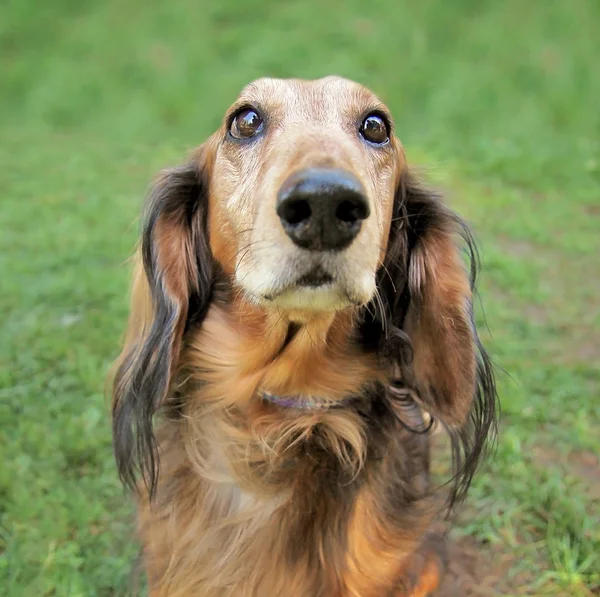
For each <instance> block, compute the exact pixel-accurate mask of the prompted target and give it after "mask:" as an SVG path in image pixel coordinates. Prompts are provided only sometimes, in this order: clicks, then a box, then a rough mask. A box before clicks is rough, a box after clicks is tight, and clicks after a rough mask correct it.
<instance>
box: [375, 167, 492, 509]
mask: <svg viewBox="0 0 600 597" xmlns="http://www.w3.org/2000/svg"><path fill="white" fill-rule="evenodd" d="M461 240H462V244H464V246H465V249H466V251H467V255H468V258H469V261H470V265H471V268H470V271H467V269H466V268H465V265H464V263H463V260H462V259H461V254H460V251H459V244H458V241H461ZM477 268H478V260H477V252H476V248H475V244H474V242H473V238H472V236H471V234H470V232H469V230H468V228H467V227H466V225H465V224H464V223H463V222H462V221H461V220H460V218H459V217H458V216H457V215H456V214H454V213H453V212H451V211H450V210H449V209H448V208H447V207H446V206H445V205H444V204H443V203H442V201H441V197H440V196H439V195H437V194H435V193H434V192H432V191H430V190H428V189H426V188H425V187H424V186H422V184H421V183H420V182H419V181H418V180H417V179H416V177H415V176H414V174H412V173H411V172H410V171H409V170H408V169H405V171H404V172H403V174H402V176H401V178H400V182H399V185H398V189H397V193H396V198H395V205H394V214H393V220H392V228H391V230H390V238H389V243H388V249H387V256H386V259H385V262H384V266H383V267H382V269H381V272H380V275H379V289H378V290H379V293H380V295H381V298H382V304H383V305H384V309H385V310H386V311H387V313H384V314H383V319H384V322H383V323H384V325H385V327H386V335H385V338H384V339H383V343H380V346H381V345H383V346H382V347H383V349H384V351H385V354H386V356H387V357H388V358H390V357H391V360H392V365H393V366H394V370H395V371H397V372H398V373H399V378H398V379H397V380H395V383H397V384H399V385H400V386H403V387H405V388H407V389H409V390H411V391H412V392H413V394H414V395H416V397H417V399H418V401H419V402H420V403H421V404H422V406H423V407H424V408H425V409H426V410H427V411H428V412H429V413H430V414H431V415H432V416H433V417H434V418H435V419H437V420H438V421H440V422H441V423H442V425H443V426H444V427H445V428H446V430H447V431H448V432H449V435H450V438H451V440H452V449H453V462H454V480H455V483H454V488H453V492H452V494H451V496H450V500H451V502H453V501H454V500H456V499H460V498H462V497H464V495H465V493H466V491H467V490H468V487H469V484H470V482H471V479H472V477H473V474H474V472H475V469H476V467H477V464H478V462H479V460H480V457H481V455H482V453H483V452H484V448H485V446H486V440H487V438H488V435H489V433H490V431H492V430H493V429H494V427H495V423H496V403H497V396H496V388H495V382H494V373H493V369H492V366H491V364H490V360H489V358H488V356H487V354H486V352H485V350H484V349H483V347H482V345H481V343H480V341H479V338H478V335H477V330H476V327H475V322H474V317H473V292H474V285H475V278H476V273H477Z"/></svg>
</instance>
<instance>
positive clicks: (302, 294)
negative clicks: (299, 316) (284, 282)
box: [268, 282, 359, 313]
mask: <svg viewBox="0 0 600 597" xmlns="http://www.w3.org/2000/svg"><path fill="white" fill-rule="evenodd" d="M268 303H269V304H270V305H272V306H273V307H276V308H277V309H279V310H284V311H289V312H297V311H299V312H318V313H327V312H334V311H340V310H341V309H345V308H346V307H350V306H353V305H354V306H358V304H359V301H358V300H356V299H353V298H352V297H351V296H350V295H349V294H348V293H347V292H346V291H345V290H344V289H342V288H340V287H339V286H338V285H337V284H335V283H334V282H326V283H324V284H321V285H319V286H314V285H297V286H294V287H292V288H288V289H287V290H285V291H283V292H281V293H279V294H277V295H276V296H274V297H272V298H271V299H270V300H268Z"/></svg>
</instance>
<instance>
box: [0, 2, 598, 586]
mask: <svg viewBox="0 0 600 597" xmlns="http://www.w3.org/2000/svg"><path fill="white" fill-rule="evenodd" d="M598 56H600V4H598V3H597V2H595V1H594V0H570V1H569V2H565V1H564V0H562V1H559V0H529V1H527V2H523V1H522V0H504V1H502V2H499V1H496V2H492V1H486V0H478V1H475V0H455V1H453V2H449V1H443V0H437V1H432V0H421V1H420V2H410V1H409V0H381V1H380V2H372V3H365V2H364V1H363V0H346V1H344V2H342V1H341V0H329V1H320V2H317V1H313V0H303V1H300V0H289V1H286V2H283V1H278V2H277V1H275V0H238V1H237V2H224V1H223V0H203V1H202V2H192V1H191V0H180V1H179V2H176V3H175V2H166V1H165V0H162V1H160V0H157V1H156V2H141V1H139V0H118V1H117V0H104V1H103V2H100V1H90V0H78V1H77V2H76V1H75V0H53V1H52V2H44V3H42V2H37V3H33V2H32V1H31V0H6V1H5V2H4V3H2V4H0V102H1V103H0V139H1V141H0V313H1V314H2V317H1V318H0V338H1V339H2V341H1V342H0V462H1V463H2V465H1V466H0V587H1V588H2V591H0V593H1V594H2V595H3V596H5V597H34V596H35V597H38V596H59V597H60V596H69V597H71V596H73V597H75V596H80V595H81V596H82V597H83V596H86V597H88V596H92V597H94V596H98V597H99V596H103V597H108V596H113V595H124V594H125V593H126V592H127V587H128V584H129V580H128V579H129V575H130V571H131V567H132V563H133V561H134V559H135V556H136V548H135V546H134V543H133V541H132V532H133V525H132V523H131V511H130V507H129V504H128V500H127V498H126V497H125V496H124V494H123V491H122V489H121V488H120V486H119V484H118V482H117V480H116V476H115V473H114V466H113V462H112V456H111V448H110V432H109V424H108V414H107V412H108V411H107V407H106V403H105V400H104V397H103V383H104V377H105V373H106V370H107V368H108V366H109V364H110V362H111V360H112V359H113V358H114V357H115V355H116V353H117V347H118V341H119V336H120V334H121V332H122V329H123V325H124V319H125V317H126V312H127V302H126V294H127V285H128V270H127V267H126V264H125V260H126V258H127V257H128V255H129V254H130V252H131V248H132V246H133V244H134V242H135V239H136V233H137V228H136V225H135V219H136V217H137V215H138V212H139V206H140V202H141V199H142V196H143V194H144V190H145V188H146V187H147V184H148V181H149V179H150V177H151V176H152V175H153V174H154V173H155V172H156V170H157V169H158V168H160V167H162V166H164V165H166V164H170V163H175V162H177V161H178V160H180V159H181V158H182V157H183V156H184V154H185V152H186V151H187V149H188V148H190V147H191V146H193V145H195V144H199V143H200V142H201V141H202V140H203V138H204V137H205V136H206V135H207V134H208V133H209V132H211V131H212V130H213V129H214V128H215V126H216V125H217V123H218V122H219V121H220V119H221V116H222V113H223V111H224V109H225V108H226V107H227V105H228V104H229V103H230V102H231V101H232V99H233V98H234V97H235V95H236V94H237V92H238V90H239V89H240V88H241V87H242V86H243V85H244V84H245V83H246V82H248V81H249V80H250V79H252V78H255V77H257V76H260V75H265V74H267V75H275V76H302V77H316V76H321V75H324V74H329V73H337V74H341V75H345V76H348V77H350V78H353V79H357V80H360V81H361V82H364V83H365V84H367V85H368V86H370V87H372V88H374V89H375V90H376V91H377V92H378V93H379V94H380V95H381V96H382V97H383V99H384V100H385V101H386V102H387V103H388V104H389V105H390V107H391V108H392V111H393V112H394V114H395V116H396V120H397V124H398V131H399V135H400V136H401V138H402V139H403V141H404V143H405V145H406V147H407V150H408V154H409V157H410V158H412V160H413V161H414V162H417V163H419V164H422V165H425V166H427V167H428V168H429V170H430V174H431V176H432V178H433V179H434V180H436V181H438V182H440V183H442V184H443V185H444V186H445V187H446V188H447V189H448V190H449V200H450V201H451V203H452V204H453V205H454V206H455V207H456V208H457V209H458V210H459V211H460V212H461V213H462V214H463V215H464V216H465V217H466V218H467V219H468V220H469V221H470V222H472V223H473V225H474V228H475V231H476V234H477V237H478V239H479V241H480V244H481V247H482V254H483V258H484V273H483V276H482V285H481V297H482V301H483V304H484V306H485V313H486V318H487V323H488V326H489V329H490V331H491V334H485V338H484V340H485V342H486V344H487V345H488V347H489V348H490V350H491V352H492V354H493V356H494V359H495V361H496V362H497V364H498V365H499V366H500V367H502V368H503V369H504V370H506V372H507V374H504V373H501V374H500V389H501V400H502V403H503V408H504V417H503V423H502V428H501V435H500V440H499V446H498V450H497V453H496V455H495V457H494V458H493V459H492V460H491V461H490V463H489V464H488V465H487V468H486V469H485V470H484V471H483V473H482V474H480V475H479V476H478V477H477V479H476V481H475V484H474V487H473V491H472V493H471V499H470V502H469V506H468V512H469V513H471V514H470V515H469V516H468V517H464V518H465V522H464V523H463V526H462V528H461V532H463V533H466V534H470V535H472V536H473V537H474V539H475V540H477V541H478V542H480V543H481V545H482V547H481V549H482V550H490V553H494V554H497V553H503V554H507V555H508V556H509V557H510V558H511V561H512V563H513V566H512V571H511V574H510V575H509V576H510V577H511V578H513V577H514V578H515V579H517V580H513V581H512V584H511V582H510V578H509V579H508V581H509V582H508V584H507V583H506V582H504V585H505V588H504V589H501V588H499V589H497V591H498V592H497V594H499V595H500V594H503V595H514V594H532V595H546V594H548V595H554V596H559V595H561V596H562V595H569V596H574V597H579V596H582V597H584V596H589V595H592V594H594V593H596V592H597V591H598V590H599V587H600V535H599V530H598V528H599V526H600V525H598V524H597V520H598V517H599V516H600V512H599V510H600V508H599V503H598V500H599V498H600V490H599V486H600V468H599V465H598V460H597V458H596V457H595V455H597V454H599V453H600V398H599V394H600V372H599V367H598V363H599V361H600V309H599V308H598V304H599V301H600V296H599V295H600V278H599V272H600V270H599V267H598V263H599V258H598V256H599V255H600V233H599V232H600V191H599V188H600V109H598V107H597V106H598V98H599V97H600V69H599V68H598ZM484 553H485V552H484ZM483 563H486V558H485V557H484V559H483ZM504 581H506V579H504ZM504 585H503V586H504ZM498 586H499V587H500V584H498Z"/></svg>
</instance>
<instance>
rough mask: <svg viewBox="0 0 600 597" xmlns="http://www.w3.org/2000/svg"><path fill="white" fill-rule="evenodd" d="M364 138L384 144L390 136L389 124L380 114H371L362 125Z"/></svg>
mask: <svg viewBox="0 0 600 597" xmlns="http://www.w3.org/2000/svg"><path fill="white" fill-rule="evenodd" d="M360 134H361V135H362V137H363V139H365V140H366V141H368V142H369V143H374V144H375V145H383V144H384V143H385V142H386V141H387V140H388V139H389V138H390V135H389V131H388V125H387V123H386V121H385V120H384V119H383V118H382V117H381V116H379V115H378V114H370V115H369V116H367V117H366V118H365V119H364V120H363V122H362V124H361V125H360Z"/></svg>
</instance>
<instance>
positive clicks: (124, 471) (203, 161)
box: [113, 146, 213, 494]
mask: <svg viewBox="0 0 600 597" xmlns="http://www.w3.org/2000/svg"><path fill="white" fill-rule="evenodd" d="M203 147H204V146H203ZM207 154H208V152H207V150H206V149H204V148H201V149H200V150H199V151H198V152H196V153H195V154H194V155H193V156H192V158H191V159H190V161H189V162H188V163H187V164H185V165H184V166H180V167H178V168H173V169H171V170H166V171H165V172H163V173H162V174H161V175H160V176H159V177H158V179H157V180H156V181H155V183H154V185H153V186H152V188H151V191H150V193H149V196H148V198H147V202H146V207H145V213H144V220H143V230H142V239H141V245H140V248H139V250H138V253H137V255H136V267H135V271H134V281H133V288H132V297H131V308H130V318H129V325H128V330H127V334H126V339H125V347H124V349H123V351H122V353H121V355H120V357H119V359H118V361H117V369H116V373H115V376H114V381H113V445H114V451H115V458H116V461H117V465H118V469H119V475H120V477H121V479H122V480H123V482H124V483H125V484H127V485H129V486H130V487H133V486H135V483H136V476H137V473H138V471H139V472H140V473H141V475H142V478H143V479H144V481H145V483H146V485H147V486H148V488H149V489H150V493H151V494H152V492H153V490H154V488H155V485H156V481H157V475H158V454H157V447H156V442H155V438H154V432H153V427H152V419H153V416H154V414H155V413H156V412H157V410H158V409H159V407H160V405H161V403H162V401H163V400H164V398H165V396H166V395H167V392H168V390H169V386H170V384H171V381H172V379H173V376H174V374H175V372H176V369H177V364H178V357H179V352H180V347H181V342H182V338H183V334H184V331H185V328H186V323H187V322H188V320H189V319H190V317H192V316H193V317H194V320H198V319H201V318H202V317H203V316H204V314H205V313H206V310H207V308H208V305H209V302H210V297H211V292H212V278H213V260H212V255H211V252H210V248H209V244H208V237H207V211H208V197H207V188H208V172H209V170H210V165H209V163H208V155H207Z"/></svg>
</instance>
